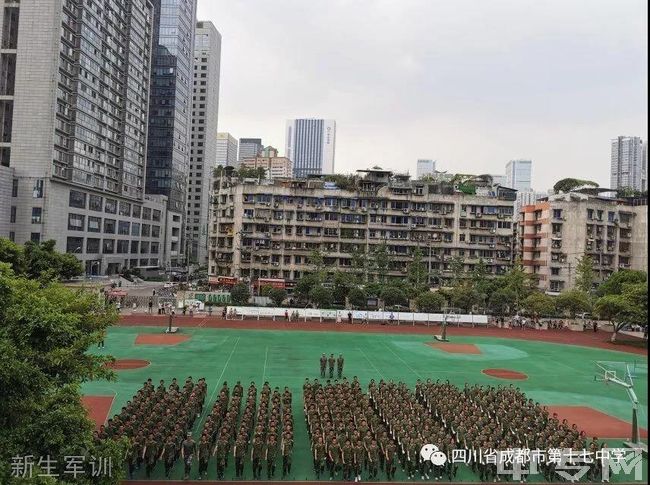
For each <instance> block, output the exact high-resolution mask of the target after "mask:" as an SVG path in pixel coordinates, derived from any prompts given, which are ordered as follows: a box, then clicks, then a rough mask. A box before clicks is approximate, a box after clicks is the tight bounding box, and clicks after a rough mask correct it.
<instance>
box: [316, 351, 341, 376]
mask: <svg viewBox="0 0 650 485" xmlns="http://www.w3.org/2000/svg"><path fill="white" fill-rule="evenodd" d="M319 364H320V376H321V378H323V379H325V376H326V375H327V374H326V370H327V371H328V372H329V378H330V379H334V367H335V366H336V376H337V377H338V378H339V379H340V378H341V377H343V365H344V364H345V359H344V358H343V354H339V356H338V358H337V357H334V354H330V356H329V357H327V355H325V353H323V354H322V355H321V356H320V361H319Z"/></svg>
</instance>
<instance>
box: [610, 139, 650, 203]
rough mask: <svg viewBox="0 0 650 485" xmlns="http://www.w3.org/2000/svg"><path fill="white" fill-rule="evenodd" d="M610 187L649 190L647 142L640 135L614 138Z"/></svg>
mask: <svg viewBox="0 0 650 485" xmlns="http://www.w3.org/2000/svg"><path fill="white" fill-rule="evenodd" d="M610 188H612V189H623V188H628V189H633V190H637V191H644V190H648V155H647V143H644V142H643V140H642V139H641V138H639V137H638V136H619V137H618V138H615V139H613V140H612V162H611V169H610Z"/></svg>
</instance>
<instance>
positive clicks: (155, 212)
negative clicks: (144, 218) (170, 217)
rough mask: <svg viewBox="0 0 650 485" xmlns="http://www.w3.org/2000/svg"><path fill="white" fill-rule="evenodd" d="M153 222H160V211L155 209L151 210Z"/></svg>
mask: <svg viewBox="0 0 650 485" xmlns="http://www.w3.org/2000/svg"><path fill="white" fill-rule="evenodd" d="M153 220H154V221H156V222H160V211H159V210H157V209H154V210H153Z"/></svg>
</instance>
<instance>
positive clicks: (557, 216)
mask: <svg viewBox="0 0 650 485" xmlns="http://www.w3.org/2000/svg"><path fill="white" fill-rule="evenodd" d="M553 218H554V219H561V218H562V209H553Z"/></svg>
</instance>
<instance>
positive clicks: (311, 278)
mask: <svg viewBox="0 0 650 485" xmlns="http://www.w3.org/2000/svg"><path fill="white" fill-rule="evenodd" d="M320 284H321V281H320V278H319V277H318V276H317V275H315V274H307V275H304V276H303V277H302V278H300V279H299V280H298V283H296V286H295V288H294V289H293V294H294V295H295V296H296V298H298V299H300V300H302V301H308V300H309V292H310V291H311V290H312V289H313V288H314V287H315V286H318V285H320Z"/></svg>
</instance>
